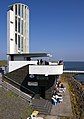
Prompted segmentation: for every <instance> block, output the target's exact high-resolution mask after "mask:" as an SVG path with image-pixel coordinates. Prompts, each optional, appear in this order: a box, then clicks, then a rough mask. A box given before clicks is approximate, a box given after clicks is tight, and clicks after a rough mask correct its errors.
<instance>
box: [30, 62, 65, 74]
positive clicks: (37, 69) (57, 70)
mask: <svg viewBox="0 0 84 119" xmlns="http://www.w3.org/2000/svg"><path fill="white" fill-rule="evenodd" d="M62 73H63V65H62V64H60V65H29V74H38V75H45V76H48V75H60V74H62Z"/></svg>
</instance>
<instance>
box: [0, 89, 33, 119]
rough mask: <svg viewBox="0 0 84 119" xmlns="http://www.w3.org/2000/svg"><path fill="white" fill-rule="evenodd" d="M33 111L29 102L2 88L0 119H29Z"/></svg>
mask: <svg viewBox="0 0 84 119" xmlns="http://www.w3.org/2000/svg"><path fill="white" fill-rule="evenodd" d="M32 111H33V109H32V107H31V106H30V105H29V102H28V101H27V100H24V99H23V98H21V97H20V96H18V95H17V94H15V93H14V92H12V91H9V90H5V89H3V88H2V87H1V88H0V119H3V118H4V119H6V118H7V119H8V118H9V119H11V118H12V119H27V117H28V116H30V115H31V113H32Z"/></svg>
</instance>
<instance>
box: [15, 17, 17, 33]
mask: <svg viewBox="0 0 84 119" xmlns="http://www.w3.org/2000/svg"><path fill="white" fill-rule="evenodd" d="M15 31H17V17H15Z"/></svg>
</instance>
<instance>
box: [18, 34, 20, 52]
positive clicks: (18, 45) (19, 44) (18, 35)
mask: <svg viewBox="0 0 84 119" xmlns="http://www.w3.org/2000/svg"><path fill="white" fill-rule="evenodd" d="M18 49H19V50H20V35H18Z"/></svg>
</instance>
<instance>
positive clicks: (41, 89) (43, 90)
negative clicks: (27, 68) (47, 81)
mask: <svg viewBox="0 0 84 119" xmlns="http://www.w3.org/2000/svg"><path fill="white" fill-rule="evenodd" d="M39 94H40V97H42V98H44V99H45V87H44V86H40V87H39Z"/></svg>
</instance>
